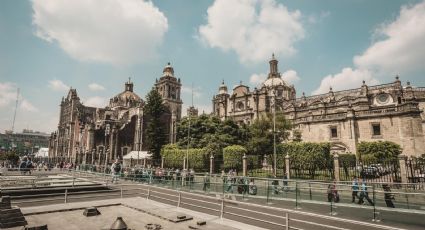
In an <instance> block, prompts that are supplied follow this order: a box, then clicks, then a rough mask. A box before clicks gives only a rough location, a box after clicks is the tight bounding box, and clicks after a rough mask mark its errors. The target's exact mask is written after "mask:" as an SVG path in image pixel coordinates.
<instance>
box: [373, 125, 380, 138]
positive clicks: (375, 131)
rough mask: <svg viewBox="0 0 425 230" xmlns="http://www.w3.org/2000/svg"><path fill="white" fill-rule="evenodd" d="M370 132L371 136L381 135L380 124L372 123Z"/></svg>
mask: <svg viewBox="0 0 425 230" xmlns="http://www.w3.org/2000/svg"><path fill="white" fill-rule="evenodd" d="M372 132H373V136H380V135H381V125H380V124H372Z"/></svg>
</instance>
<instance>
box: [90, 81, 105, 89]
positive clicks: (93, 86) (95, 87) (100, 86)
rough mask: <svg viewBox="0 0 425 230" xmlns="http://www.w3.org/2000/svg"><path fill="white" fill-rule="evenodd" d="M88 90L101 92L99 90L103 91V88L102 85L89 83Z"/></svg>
mask: <svg viewBox="0 0 425 230" xmlns="http://www.w3.org/2000/svg"><path fill="white" fill-rule="evenodd" d="M89 89H90V90H91V91H101V90H105V87H103V86H102V85H99V84H97V83H91V84H90V85H89Z"/></svg>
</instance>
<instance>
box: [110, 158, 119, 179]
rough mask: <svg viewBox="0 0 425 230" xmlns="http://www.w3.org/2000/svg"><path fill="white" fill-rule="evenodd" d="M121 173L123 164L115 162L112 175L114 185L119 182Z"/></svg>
mask: <svg viewBox="0 0 425 230" xmlns="http://www.w3.org/2000/svg"><path fill="white" fill-rule="evenodd" d="M120 172H121V164H120V162H119V160H118V159H116V160H115V162H114V163H113V164H112V166H111V173H112V183H116V182H118V177H119V174H120Z"/></svg>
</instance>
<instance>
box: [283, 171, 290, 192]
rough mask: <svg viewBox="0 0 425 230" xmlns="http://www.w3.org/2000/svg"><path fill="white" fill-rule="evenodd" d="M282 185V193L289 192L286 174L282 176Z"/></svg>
mask: <svg viewBox="0 0 425 230" xmlns="http://www.w3.org/2000/svg"><path fill="white" fill-rule="evenodd" d="M282 185H283V187H282V189H283V191H285V192H287V191H288V190H289V187H288V174H286V173H285V174H284V175H283V181H282Z"/></svg>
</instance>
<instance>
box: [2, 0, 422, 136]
mask: <svg viewBox="0 0 425 230" xmlns="http://www.w3.org/2000/svg"><path fill="white" fill-rule="evenodd" d="M424 41H425V2H424V1H417V0H412V1H407V0H406V1H397V0H392V1H387V0H374V1H368V0H364V1H362V0H358V1H339V0H327V1H325V0H321V1H307V0H305V1H304V0H300V1H277V0H267V1H256V0H252V1H244V0H215V1H199V0H192V1H165V0H158V1H152V2H148V1H142V0H120V1H118V0H91V1H86V0H75V1H66V0H43V1H41V0H40V1H39V0H34V1H15V0H3V1H0V132H4V130H8V129H10V128H11V125H12V119H13V111H14V106H15V98H16V89H17V88H20V95H19V105H18V111H17V117H16V124H15V131H21V130H22V129H23V128H29V129H33V130H39V131H43V132H52V131H54V130H55V129H56V126H57V123H58V117H59V103H60V100H61V98H62V96H66V93H67V91H68V89H69V87H73V88H76V89H77V92H78V94H79V96H80V98H81V99H82V101H83V102H84V103H85V104H87V105H92V106H102V107H103V106H106V103H107V101H108V100H109V98H111V97H112V96H114V95H115V94H118V93H119V92H121V91H122V90H123V87H124V86H123V85H124V82H125V81H126V80H127V79H128V77H131V78H132V80H133V82H134V84H135V92H136V93H137V94H139V95H140V96H141V97H142V98H145V95H146V93H147V92H148V91H149V90H150V88H151V87H152V86H153V84H154V82H155V78H159V77H160V76H161V74H162V69H163V67H164V66H165V65H166V63H167V62H171V64H172V65H173V66H174V69H175V74H176V75H177V77H180V78H181V80H182V83H183V93H182V96H183V101H184V108H186V107H187V106H188V105H190V103H191V99H190V98H191V93H190V91H191V90H190V88H191V84H193V86H194V104H195V106H197V107H199V109H200V111H203V110H204V111H206V112H209V111H211V107H212V105H211V99H212V96H213V95H214V94H215V93H216V92H217V90H218V86H219V85H220V83H221V81H222V80H224V81H225V83H226V84H227V85H228V86H229V88H232V87H233V86H235V85H237V84H239V82H240V81H242V82H243V84H246V85H249V86H250V87H251V88H254V87H255V86H258V85H259V84H260V83H261V81H262V80H263V79H264V77H265V75H266V74H267V71H268V60H269V59H270V57H271V54H272V53H275V54H276V57H277V59H278V60H279V71H280V72H281V73H282V75H283V79H284V80H286V81H287V82H289V83H290V84H294V85H295V87H296V90H297V96H300V95H301V94H302V92H305V93H306V94H307V95H312V94H318V93H326V92H327V91H328V90H329V87H331V86H332V87H333V88H334V90H341V89H347V88H354V87H358V86H360V85H361V81H362V80H365V81H366V82H367V83H368V84H378V83H386V82H391V81H393V80H394V76H395V75H396V74H399V75H400V78H401V80H402V82H403V83H405V82H406V81H410V82H411V83H412V84H413V85H415V86H425V77H424V72H425V67H424V66H425V65H423V60H424V59H425V44H424V43H425V42H424Z"/></svg>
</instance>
